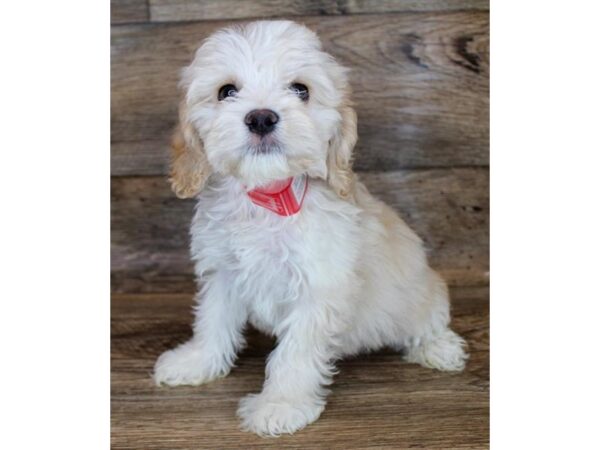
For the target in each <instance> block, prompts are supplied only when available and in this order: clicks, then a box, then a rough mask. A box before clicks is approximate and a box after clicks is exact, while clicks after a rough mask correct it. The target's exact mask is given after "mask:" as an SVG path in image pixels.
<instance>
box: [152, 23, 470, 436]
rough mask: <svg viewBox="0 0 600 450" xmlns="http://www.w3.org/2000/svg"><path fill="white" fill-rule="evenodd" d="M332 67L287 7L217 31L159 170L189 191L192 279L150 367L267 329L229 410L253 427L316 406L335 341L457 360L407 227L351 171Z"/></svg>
mask: <svg viewBox="0 0 600 450" xmlns="http://www.w3.org/2000/svg"><path fill="white" fill-rule="evenodd" d="M346 72H347V71H346V69H344V68H343V67H341V66H340V65H339V64H338V63H336V61H335V60H334V59H333V58H332V57H331V56H330V55H328V54H327V53H325V52H324V51H323V50H322V49H321V44H320V42H319V39H318V38H317V36H316V35H315V33H313V32H312V31H310V30H309V29H307V28H305V27H304V26H301V25H298V24H295V23H293V22H288V21H263V22H254V23H250V24H248V25H245V26H241V27H232V28H228V29H224V30H222V31H219V32H217V33H215V34H214V35H212V36H211V37H209V38H208V39H207V40H206V41H205V42H204V43H203V44H202V46H201V47H200V48H199V49H198V51H197V52H196V55H195V58H194V60H193V62H192V63H191V65H190V66H189V67H187V68H185V70H184V71H183V76H182V81H181V86H182V88H183V89H184V90H185V97H184V99H183V101H182V102H181V107H180V113H179V119H180V124H179V127H178V130H177V132H176V134H175V137H174V140H173V151H174V159H173V163H172V177H171V182H172V187H173V190H174V191H175V193H176V194H177V195H178V196H180V197H195V198H196V199H197V208H196V213H195V216H194V219H193V221H192V226H191V239H192V242H191V255H192V258H193V260H194V262H195V272H196V275H197V277H198V281H199V284H200V286H201V288H200V291H199V293H198V295H197V303H198V306H197V310H196V320H195V323H194V337H193V338H192V339H191V340H190V341H189V342H186V343H185V344H182V345H180V346H179V347H177V348H175V349H173V350H170V351H168V352H166V353H164V354H163V355H162V356H161V357H160V358H159V359H158V361H157V362H156V366H155V371H154V378H155V380H156V382H157V383H158V384H167V385H170V386H176V385H182V384H189V385H199V384H203V383H208V382H209V381H212V380H214V379H216V378H219V377H224V376H225V375H227V374H228V373H229V371H230V369H231V367H232V365H233V364H234V361H235V358H236V355H237V353H238V352H239V351H240V349H241V348H242V347H243V346H244V337H243V331H244V327H245V326H246V324H247V323H251V324H252V325H253V326H255V327H256V328H258V329H259V330H261V331H263V332H265V333H268V334H270V335H274V336H276V337H277V348H276V349H275V350H274V351H273V352H272V353H271V355H270V356H269V359H268V363H267V368H266V379H265V383H264V387H263V390H262V392H261V393H259V394H251V395H248V396H247V397H245V398H243V399H242V400H241V402H240V406H239V409H238V415H239V416H240V418H241V422H242V426H243V428H244V429H247V430H250V431H253V432H255V433H258V434H259V435H272V436H275V435H279V434H281V433H293V432H295V431H297V430H299V429H301V428H303V427H305V426H306V425H308V424H309V423H311V422H313V421H314V420H316V419H317V418H318V417H319V415H320V414H321V412H322V411H323V409H324V407H325V398H326V395H327V389H326V388H325V387H326V386H327V385H329V384H330V383H331V382H332V375H333V373H334V372H335V368H334V364H335V361H336V360H338V359H340V358H342V357H343V356H345V355H353V354H356V353H359V352H363V351H370V350H377V349H379V348H381V347H383V346H392V347H394V348H397V349H399V350H400V349H402V350H403V351H404V352H405V355H406V360H407V361H410V362H416V363H419V364H421V365H423V366H426V367H432V368H436V369H440V370H451V371H458V370H462V369H463V367H464V364H465V360H466V358H467V355H466V353H465V351H464V346H465V343H464V341H463V339H461V338H460V337H459V336H458V335H456V334H455V333H454V332H453V331H452V330H450V328H448V324H449V322H450V313H449V302H448V291H447V288H446V285H445V284H444V282H443V281H442V280H441V278H440V277H439V276H438V275H437V274H436V273H435V272H434V271H433V270H432V269H430V268H429V266H428V265H427V260H426V256H425V252H424V250H423V245H422V242H421V240H420V239H419V238H418V237H417V236H416V235H415V233H414V232H413V231H412V230H411V229H410V228H409V227H408V226H407V225H406V224H405V223H404V222H403V221H402V219H400V218H399V217H398V215H397V214H396V213H395V212H394V211H393V210H392V209H390V208H389V207H388V206H386V205H385V204H383V203H382V202H380V201H379V200H377V199H375V198H373V197H372V196H371V195H370V194H369V192H368V191H367V189H366V188H365V186H364V185H363V184H362V183H361V182H360V181H359V180H358V179H357V176H356V175H355V174H354V173H353V172H352V167H351V161H352V150H353V148H354V144H355V143H356V139H357V136H356V114H355V112H354V110H353V109H352V107H351V103H350V98H349V93H350V88H349V86H348V80H347V76H346ZM292 177H294V178H292ZM290 179H292V180H293V183H292V184H291V185H289V186H288V184H289V183H290V182H291V181H292V180H290Z"/></svg>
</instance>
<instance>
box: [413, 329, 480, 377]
mask: <svg viewBox="0 0 600 450" xmlns="http://www.w3.org/2000/svg"><path fill="white" fill-rule="evenodd" d="M411 341H412V342H410V343H409V344H408V345H407V346H406V347H405V350H406V356H405V360H406V361H407V362H411V363H417V364H420V365H422V366H423V367H429V368H431V369H438V370H443V371H448V372H461V371H462V370H463V369H464V368H465V364H466V362H467V359H468V358H469V356H468V354H467V352H466V347H467V344H466V342H465V340H464V339H463V338H461V337H460V336H459V335H458V334H456V333H455V332H454V331H452V330H451V329H450V328H445V329H443V330H441V331H438V332H435V333H433V334H430V335H426V336H422V337H418V338H413V339H411Z"/></svg>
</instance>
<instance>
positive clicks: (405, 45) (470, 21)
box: [111, 11, 489, 175]
mask: <svg viewBox="0 0 600 450" xmlns="http://www.w3.org/2000/svg"><path fill="white" fill-rule="evenodd" d="M298 20H299V21H301V22H304V23H306V25H308V26H309V27H311V28H312V29H314V30H315V31H317V32H318V33H319V35H320V36H321V39H322V41H323V44H324V47H325V48H326V49H327V50H328V51H329V52H331V53H332V54H333V55H334V56H336V57H337V59H338V60H339V61H340V62H341V63H343V64H345V65H346V66H348V67H350V68H351V69H352V74H351V83H352V86H353V89H354V91H355V94H354V99H355V103H356V109H357V112H358V117H359V142H358V146H357V150H356V163H355V167H356V168H357V169H358V170H362V171H383V170H398V169H407V168H421V167H448V166H472V165H475V166H480V165H482V166H485V165H488V164H489V154H488V140H489V127H488V121H489V101H488V94H489V84H488V77H489V56H488V47H489V31H488V28H489V17H488V13H487V12H485V11H460V12H451V13H439V12H434V13H431V12H428V13H410V14H389V15H356V16H324V17H300V18H298ZM227 23H230V22H218V21H214V22H196V23H178V24H160V25H151V24H144V25H127V26H119V27H113V30H112V64H111V77H112V96H111V110H112V118H111V141H112V164H111V170H112V174H113V175H159V174H164V173H165V172H166V166H167V159H166V158H167V156H166V155H167V146H168V141H169V136H170V133H171V131H172V128H173V126H174V124H175V119H176V117H177V113H176V110H177V103H178V100H179V95H180V94H179V92H178V90H177V82H178V74H179V70H180V69H181V67H183V66H184V65H186V64H188V63H189V62H190V60H191V56H192V54H193V51H194V50H195V48H196V47H197V45H198V43H199V42H200V41H201V40H202V39H203V38H205V37H206V36H208V35H209V34H210V33H212V32H213V31H214V30H216V29H218V28H220V27H222V26H224V25H226V24H227Z"/></svg>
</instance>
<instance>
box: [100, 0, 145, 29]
mask: <svg viewBox="0 0 600 450" xmlns="http://www.w3.org/2000/svg"><path fill="white" fill-rule="evenodd" d="M149 19H150V12H149V8H148V0H110V22H111V23H112V24H120V23H134V22H147V21H148V20H149Z"/></svg>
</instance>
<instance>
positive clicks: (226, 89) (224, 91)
mask: <svg viewBox="0 0 600 450" xmlns="http://www.w3.org/2000/svg"><path fill="white" fill-rule="evenodd" d="M237 91H238V90H237V88H236V87H235V86H234V85H233V84H226V85H225V86H221V89H219V95H218V96H217V97H218V98H219V101H221V100H225V99H226V98H227V97H233V96H235V94H237Z"/></svg>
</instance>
